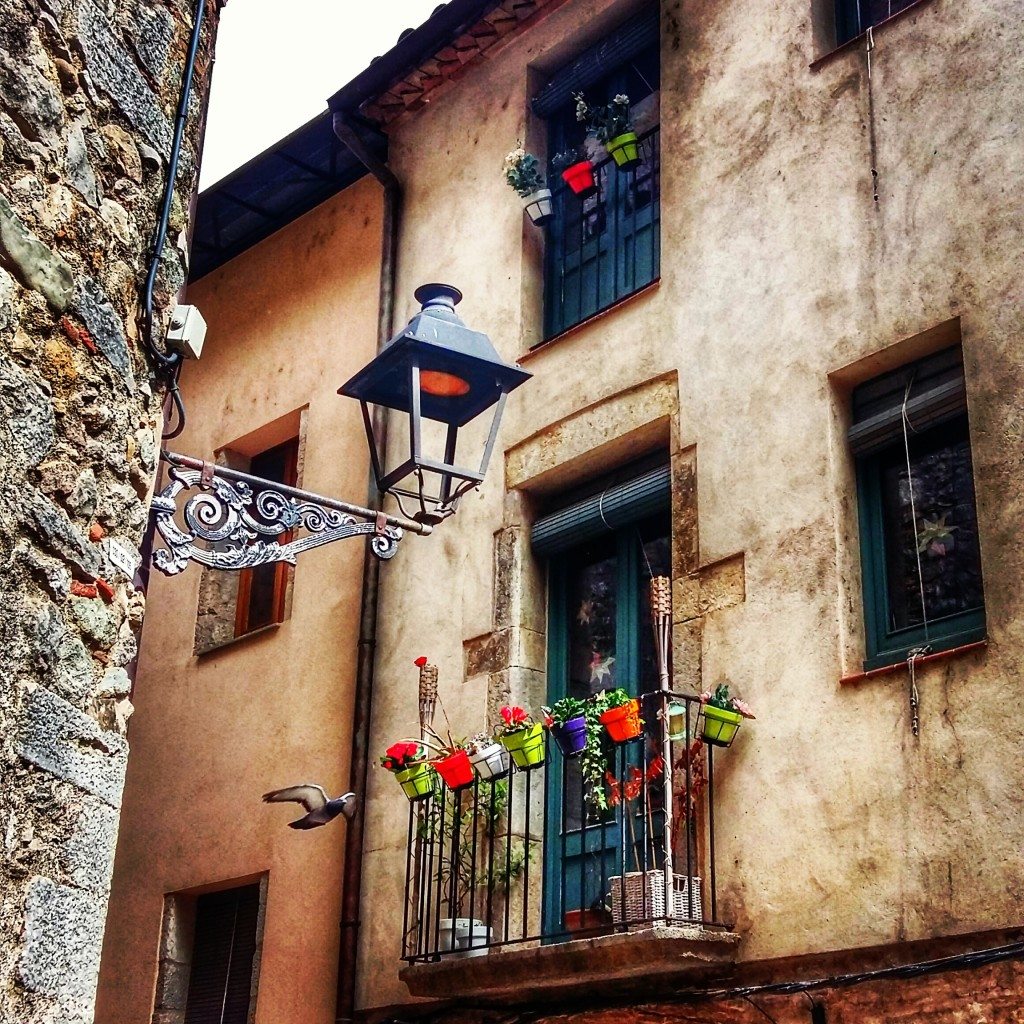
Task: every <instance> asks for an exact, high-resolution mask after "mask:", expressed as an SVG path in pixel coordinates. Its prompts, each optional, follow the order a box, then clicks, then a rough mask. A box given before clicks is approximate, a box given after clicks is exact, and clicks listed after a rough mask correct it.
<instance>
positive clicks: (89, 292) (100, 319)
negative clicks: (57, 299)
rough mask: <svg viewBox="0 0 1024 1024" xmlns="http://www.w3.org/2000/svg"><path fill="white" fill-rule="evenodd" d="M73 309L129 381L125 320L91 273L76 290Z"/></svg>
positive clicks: (111, 362) (100, 347)
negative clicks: (123, 320)
mask: <svg viewBox="0 0 1024 1024" xmlns="http://www.w3.org/2000/svg"><path fill="white" fill-rule="evenodd" d="M74 310H75V312H76V313H77V314H78V316H79V317H81V320H82V323H84V324H85V326H86V328H87V329H88V331H89V334H90V335H91V336H92V340H93V341H94V342H95V344H96V347H97V348H98V349H99V350H100V351H101V352H102V353H103V354H104V355H105V356H106V357H107V359H109V360H110V364H111V365H112V366H113V367H114V369H115V370H117V372H118V373H120V374H121V376H122V377H124V379H125V380H126V381H129V382H131V380H132V370H131V357H130V356H129V354H128V339H127V338H126V337H125V333H124V324H123V323H122V321H121V318H120V316H118V314H117V313H116V312H115V311H114V307H113V306H111V304H110V302H109V300H108V299H107V296H106V294H105V292H104V291H103V289H102V288H101V287H100V286H99V284H97V282H96V281H94V280H93V279H92V278H91V277H84V278H82V280H81V281H80V282H79V284H78V287H77V289H76V290H75V297H74Z"/></svg>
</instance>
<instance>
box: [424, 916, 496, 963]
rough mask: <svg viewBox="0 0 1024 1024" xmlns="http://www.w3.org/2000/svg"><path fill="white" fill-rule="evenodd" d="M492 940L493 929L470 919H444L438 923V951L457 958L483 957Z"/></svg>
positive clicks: (481, 922)
mask: <svg viewBox="0 0 1024 1024" xmlns="http://www.w3.org/2000/svg"><path fill="white" fill-rule="evenodd" d="M490 939H491V929H490V928H488V927H487V925H485V924H484V923H483V921H479V920H475V919H474V920H472V921H471V920H470V919H469V918H468V917H456V918H451V917H442V918H441V920H440V922H439V923H438V930H437V951H438V952H439V953H451V954H454V955H456V956H483V954H485V953H486V952H487V943H488V942H489V941H490Z"/></svg>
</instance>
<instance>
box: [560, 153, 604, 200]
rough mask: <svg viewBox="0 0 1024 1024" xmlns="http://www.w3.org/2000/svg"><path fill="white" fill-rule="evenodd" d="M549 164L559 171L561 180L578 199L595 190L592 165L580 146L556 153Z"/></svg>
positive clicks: (590, 194)
mask: <svg viewBox="0 0 1024 1024" xmlns="http://www.w3.org/2000/svg"><path fill="white" fill-rule="evenodd" d="M551 166H552V167H553V168H554V169H555V170H556V171H559V172H560V173H561V175H562V180H563V181H564V182H565V183H566V185H568V186H569V188H570V189H572V191H573V192H574V193H575V195H576V197H577V198H578V199H589V198H590V197H591V196H592V195H594V194H595V193H596V192H597V182H596V181H595V180H594V165H593V163H591V161H590V157H588V156H587V155H586V152H585V151H584V150H583V148H582V147H575V146H574V147H571V148H570V149H567V150H564V151H563V152H561V153H558V154H556V155H555V156H554V157H553V158H552V160H551Z"/></svg>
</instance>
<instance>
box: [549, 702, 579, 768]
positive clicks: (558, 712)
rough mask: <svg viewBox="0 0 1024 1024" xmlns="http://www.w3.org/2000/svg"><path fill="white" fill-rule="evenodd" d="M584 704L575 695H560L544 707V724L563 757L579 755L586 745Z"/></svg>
mask: <svg viewBox="0 0 1024 1024" xmlns="http://www.w3.org/2000/svg"><path fill="white" fill-rule="evenodd" d="M586 710H587V709H586V705H584V703H583V701H581V700H579V699H577V698H576V697H562V698H561V699H560V700H557V701H555V703H554V704H553V705H552V706H551V707H550V708H544V709H543V711H544V724H545V725H546V726H547V727H548V728H549V729H550V730H551V735H552V736H553V737H554V739H555V743H556V744H557V745H558V749H559V750H560V751H561V752H562V756H563V757H579V755H580V754H582V753H583V750H584V748H585V747H586V745H587V715H586Z"/></svg>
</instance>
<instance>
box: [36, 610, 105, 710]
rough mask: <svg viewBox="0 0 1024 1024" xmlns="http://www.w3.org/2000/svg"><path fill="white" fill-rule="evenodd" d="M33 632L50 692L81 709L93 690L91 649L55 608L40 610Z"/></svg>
mask: <svg viewBox="0 0 1024 1024" xmlns="http://www.w3.org/2000/svg"><path fill="white" fill-rule="evenodd" d="M30 628H31V633H30V635H31V636H32V638H33V641H34V645H35V649H36V650H37V651H38V652H39V658H40V660H41V661H42V664H43V674H42V679H43V682H44V683H45V684H46V687H47V689H50V690H52V691H53V692H54V693H56V694H58V695H59V696H61V697H63V698H64V699H65V700H68V701H70V702H71V703H72V704H75V705H78V706H81V704H82V703H84V701H85V699H86V698H87V697H88V696H89V694H90V693H91V692H92V687H93V660H92V656H91V655H90V654H89V649H88V648H87V647H86V646H85V644H84V643H82V641H81V640H80V639H79V637H78V636H77V635H76V634H75V633H74V632H72V630H70V629H68V627H67V624H66V623H65V622H64V619H63V618H62V617H61V614H60V612H59V611H58V609H57V608H55V607H54V606H53V605H50V604H46V605H43V606H42V607H39V608H38V610H37V611H36V613H35V617H34V621H33V622H32V623H31V626H30Z"/></svg>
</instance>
